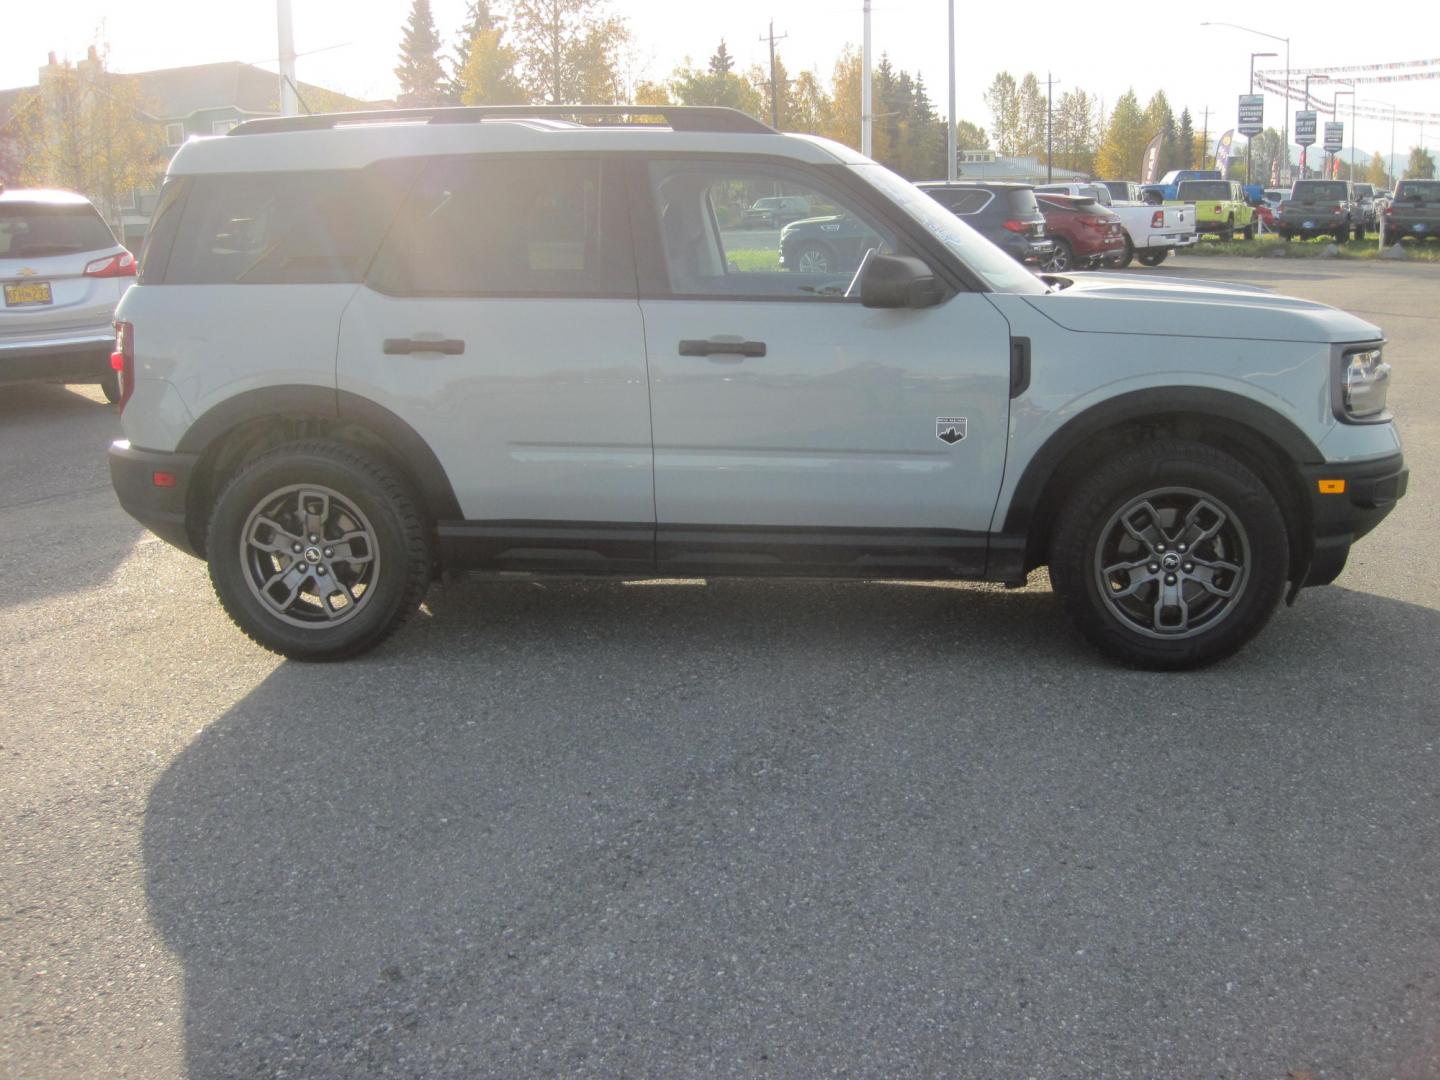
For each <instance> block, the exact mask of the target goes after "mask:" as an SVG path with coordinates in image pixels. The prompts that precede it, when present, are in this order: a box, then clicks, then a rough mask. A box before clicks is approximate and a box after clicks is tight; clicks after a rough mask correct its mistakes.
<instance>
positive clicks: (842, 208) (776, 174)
mask: <svg viewBox="0 0 1440 1080" xmlns="http://www.w3.org/2000/svg"><path fill="white" fill-rule="evenodd" d="M649 171H650V190H651V197H652V205H653V206H654V208H655V213H656V216H657V219H658V220H657V224H658V226H659V232H660V245H661V248H662V251H663V264H664V272H665V275H666V278H667V281H668V286H669V291H670V293H671V294H672V295H677V296H732V297H753V298H760V299H771V298H773V299H809V300H824V299H831V300H837V299H844V298H845V293H846V291H847V290H848V288H849V286H850V283H851V279H852V278H853V277H854V276H855V272H856V270H857V269H858V268H859V266H860V263H861V260H862V259H864V257H865V254H866V252H868V251H877V252H881V253H893V252H895V251H897V250H898V247H897V238H896V236H895V234H894V232H893V231H892V230H891V229H889V228H888V227H887V226H885V225H884V224H882V223H881V222H879V221H877V220H876V219H875V218H874V216H873V215H872V214H870V213H869V212H868V211H866V210H863V209H862V208H861V207H860V206H858V205H857V204H856V203H855V202H854V200H853V199H851V198H849V197H847V196H846V195H844V194H842V193H839V192H836V191H832V190H830V189H829V186H828V185H826V184H824V183H823V181H821V182H818V183H817V180H816V178H813V177H811V176H809V175H807V174H805V173H804V172H802V171H800V170H793V169H791V168H788V167H786V166H779V165H774V166H772V165H764V164H751V163H749V162H724V163H709V162H652V163H651V164H650V166H649ZM762 202H764V203H766V204H767V205H773V206H775V207H776V209H780V208H790V207H794V208H802V207H803V208H804V209H803V213H797V214H795V215H793V216H794V219H793V220H785V221H784V224H781V223H779V222H777V221H775V220H773V219H770V220H756V218H755V216H754V215H753V214H752V215H747V214H746V213H745V210H746V209H747V208H754V207H756V206H757V205H758V204H760V203H762ZM785 216H786V218H790V217H792V215H791V214H789V213H787V214H786V215H785Z"/></svg>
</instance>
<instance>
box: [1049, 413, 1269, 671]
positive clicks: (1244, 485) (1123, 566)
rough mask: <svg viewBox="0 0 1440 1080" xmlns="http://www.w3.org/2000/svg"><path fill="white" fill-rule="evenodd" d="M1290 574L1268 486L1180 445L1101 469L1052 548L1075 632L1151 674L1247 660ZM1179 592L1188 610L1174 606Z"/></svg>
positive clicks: (1142, 450)
mask: <svg viewBox="0 0 1440 1080" xmlns="http://www.w3.org/2000/svg"><path fill="white" fill-rule="evenodd" d="M1127 519H1128V520H1127ZM1187 521H1189V522H1191V524H1190V525H1188V526H1187V525H1186V524H1185V523H1186V522H1187ZM1187 535H1188V536H1189V540H1188V541H1185V542H1186V544H1187V547H1186V549H1185V550H1184V551H1182V550H1181V549H1180V547H1179V545H1180V543H1181V542H1182V540H1184V538H1185V537H1186V536H1187ZM1202 551H1203V552H1204V556H1203V557H1200V556H1198V555H1196V552H1202ZM1187 554H1188V555H1189V558H1188V559H1187V557H1186V556H1187ZM1191 560H1193V561H1191ZM1172 563H1173V566H1172V565H1171V564H1172ZM1289 563H1290V557H1289V544H1288V538H1287V534H1286V529H1285V521H1284V519H1283V518H1282V517H1281V514H1280V511H1279V509H1278V508H1277V506H1276V501H1275V498H1274V496H1273V495H1272V494H1271V492H1270V490H1269V489H1268V488H1267V487H1266V486H1265V484H1264V483H1263V482H1262V481H1261V480H1260V478H1259V477H1258V476H1256V475H1255V473H1254V472H1252V471H1251V470H1250V469H1249V468H1247V467H1246V466H1245V465H1243V464H1241V463H1240V462H1239V461H1237V460H1235V459H1234V458H1233V457H1231V456H1230V455H1228V454H1226V453H1223V452H1222V451H1220V450H1216V449H1215V448H1213V447H1210V446H1205V445H1203V444H1201V443H1193V442H1186V441H1182V440H1178V439H1176V440H1170V439H1162V440H1158V441H1155V442H1149V443H1144V444H1141V445H1138V446H1136V447H1134V448H1133V449H1130V450H1128V451H1126V452H1124V453H1122V454H1119V455H1117V456H1115V457H1113V458H1111V459H1109V460H1108V461H1106V462H1105V463H1104V464H1102V465H1100V466H1099V467H1098V468H1097V469H1096V470H1095V471H1094V472H1093V473H1092V474H1091V475H1090V477H1089V478H1088V479H1087V480H1086V481H1085V482H1084V483H1082V484H1081V485H1080V486H1079V487H1078V488H1077V489H1076V490H1075V492H1074V493H1073V495H1072V496H1071V497H1070V499H1069V501H1068V502H1067V503H1066V505H1065V507H1064V509H1063V510H1062V512H1061V515H1060V517H1059V519H1058V524H1057V526H1056V529H1055V532H1054V534H1053V538H1052V544H1051V549H1050V577H1051V581H1052V582H1053V583H1054V586H1055V591H1056V592H1057V593H1058V594H1059V596H1060V599H1061V602H1062V603H1063V605H1064V608H1065V612H1066V615H1067V616H1068V617H1069V619H1070V621H1071V623H1072V624H1073V625H1074V626H1075V628H1076V629H1077V630H1078V631H1079V632H1080V633H1081V635H1082V636H1084V637H1085V638H1086V639H1087V640H1088V641H1090V643H1091V644H1093V645H1094V646H1096V647H1097V648H1098V649H1099V650H1100V651H1101V652H1103V653H1105V654H1106V655H1107V656H1110V657H1111V658H1113V659H1115V660H1118V661H1120V662H1121V663H1122V664H1127V665H1130V666H1133V667H1140V668H1149V669H1152V670H1182V669H1187V668H1197V667H1203V666H1205V665H1206V664H1212V663H1214V662H1216V661H1217V660H1222V659H1224V658H1225V657H1227V656H1230V655H1231V654H1232V653H1234V652H1235V651H1236V650H1238V649H1239V648H1240V647H1241V646H1242V645H1244V644H1245V643H1246V642H1247V641H1249V640H1250V639H1251V638H1253V637H1254V636H1255V635H1256V634H1257V633H1259V632H1260V630H1261V628H1262V627H1263V626H1264V625H1265V623H1266V622H1267V621H1268V620H1269V618H1270V616H1271V614H1272V613H1273V612H1274V610H1275V607H1276V605H1277V604H1278V603H1279V601H1280V598H1281V596H1282V595H1283V594H1284V592H1285V584H1286V579H1287V577H1288V574H1289ZM1197 567H1198V568H1199V569H1198V570H1197ZM1152 568H1153V569H1152ZM1170 570H1173V574H1171V573H1167V571H1170ZM1192 575H1193V576H1192ZM1207 581H1208V584H1206V582H1207ZM1121 590H1124V591H1123V592H1122V591H1121ZM1167 590H1173V591H1169V592H1168V593H1167ZM1177 593H1178V597H1179V600H1180V601H1181V602H1180V603H1178V604H1165V603H1164V601H1165V600H1166V599H1169V598H1171V597H1174V596H1176V594H1177Z"/></svg>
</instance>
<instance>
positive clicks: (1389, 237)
mask: <svg viewBox="0 0 1440 1080" xmlns="http://www.w3.org/2000/svg"><path fill="white" fill-rule="evenodd" d="M1395 240H1396V236H1395V233H1394V232H1392V231H1391V230H1389V229H1386V230H1385V246H1386V247H1389V246H1390V245H1391V244H1393V243H1395Z"/></svg>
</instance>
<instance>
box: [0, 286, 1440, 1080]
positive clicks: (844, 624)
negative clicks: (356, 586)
mask: <svg viewBox="0 0 1440 1080" xmlns="http://www.w3.org/2000/svg"><path fill="white" fill-rule="evenodd" d="M1133 272H1134V273H1135V274H1136V276H1137V277H1142V278H1143V277H1145V276H1149V275H1154V274H1155V273H1157V271H1150V270H1144V269H1141V270H1137V271H1133ZM1159 273H1164V274H1177V275H1182V276H1207V277H1216V278H1225V279H1230V280H1236V281H1243V282H1246V283H1249V284H1260V285H1264V286H1266V287H1273V288H1276V289H1278V290H1280V291H1283V292H1288V293H1294V294H1298V295H1301V296H1307V297H1313V298H1316V299H1320V300H1323V301H1326V302H1329V303H1335V304H1338V305H1339V306H1343V307H1346V308H1349V309H1350V310H1352V311H1356V312H1357V313H1359V314H1361V315H1362V316H1364V317H1367V318H1369V319H1371V320H1372V321H1375V322H1378V323H1379V324H1381V325H1382V326H1383V327H1384V328H1385V330H1386V331H1387V333H1388V335H1389V339H1390V346H1389V359H1390V360H1391V362H1392V363H1393V364H1394V366H1395V380H1394V386H1393V389H1392V392H1391V397H1392V404H1393V406H1394V409H1395V412H1396V413H1397V415H1398V416H1399V419H1400V422H1401V425H1402V430H1403V434H1404V437H1405V439H1406V454H1407V457H1408V459H1409V462H1410V465H1411V467H1412V470H1413V471H1412V480H1411V486H1410V494H1409V497H1408V499H1407V500H1406V501H1405V502H1403V503H1402V505H1401V507H1400V508H1399V509H1398V510H1397V511H1396V512H1395V513H1394V514H1393V515H1391V517H1390V518H1389V519H1388V520H1387V521H1386V522H1385V523H1384V524H1383V525H1382V526H1381V528H1380V530H1379V531H1378V532H1377V533H1375V534H1374V535H1372V536H1371V537H1370V538H1369V539H1368V540H1366V541H1365V542H1364V543H1363V544H1362V545H1361V546H1359V547H1358V548H1357V549H1356V551H1355V553H1354V555H1353V556H1352V560H1351V563H1350V565H1349V567H1348V568H1347V569H1346V571H1345V573H1344V574H1343V576H1342V577H1341V578H1340V580H1339V582H1338V583H1337V584H1336V585H1335V586H1332V587H1330V588H1327V589H1320V590H1312V591H1308V592H1306V593H1305V594H1303V595H1302V597H1301V599H1300V602H1299V603H1298V604H1297V605H1296V606H1295V607H1294V608H1292V609H1288V610H1282V611H1281V612H1279V613H1278V614H1277V616H1276V618H1275V620H1274V622H1273V623H1272V624H1271V626H1270V628H1269V630H1268V631H1267V632H1266V633H1265V634H1264V635H1262V636H1261V638H1260V639H1259V640H1258V641H1256V642H1255V643H1254V644H1253V645H1252V646H1250V647H1249V649H1248V650H1247V651H1245V652H1244V653H1243V654H1242V655H1240V656H1239V657H1237V658H1235V659H1233V660H1232V661H1230V662H1227V663H1225V664H1223V665H1221V666H1218V667H1216V668H1213V669H1211V670H1208V671H1204V672H1200V673H1195V674H1186V675H1179V676H1160V675H1153V674H1144V673H1137V672H1130V671H1124V670H1120V669H1117V668H1114V667H1111V666H1109V665H1107V664H1106V663H1104V662H1103V661H1101V660H1100V659H1098V658H1097V656H1096V655H1094V654H1093V653H1091V652H1090V651H1089V650H1088V649H1087V648H1086V647H1085V646H1084V645H1083V644H1082V643H1081V642H1080V641H1079V639H1078V638H1077V637H1075V636H1074V635H1073V634H1072V633H1071V632H1070V631H1069V630H1068V628H1067V627H1066V626H1065V625H1064V623H1063V620H1062V617H1061V614H1060V610H1059V606H1058V604H1057V603H1056V601H1055V600H1054V598H1053V597H1052V596H1051V594H1050V592H1049V590H1048V587H1047V585H1046V583H1045V582H1044V581H1043V580H1041V579H1039V578H1037V579H1036V580H1034V581H1032V584H1031V586H1030V587H1029V588H1028V589H1026V590H1024V591H1022V592H1014V593H1006V592H1003V591H999V590H996V589H992V588H988V587H979V586H955V585H948V586H931V585H913V584H912V585H884V584H789V583H765V582H718V583H714V584H708V585H707V584H704V583H658V584H655V583H647V584H620V583H600V584H585V583H578V584H577V583H560V584H528V583H505V584H490V583H479V582H469V583H461V584H459V585H458V586H455V587H451V588H447V589H444V590H439V589H437V590H434V591H432V594H431V597H430V600H429V601H428V603H427V606H426V609H425V611H424V612H423V613H422V616H421V617H419V618H417V619H416V620H415V621H414V622H413V623H412V624H411V626H409V627H408V628H407V629H406V630H405V631H404V632H403V633H402V634H401V635H400V636H398V637H397V638H396V639H395V640H394V641H393V642H392V643H391V644H390V645H388V646H387V647H385V648H383V649H381V650H380V651H378V652H376V653H373V654H371V655H370V656H368V657H366V658H364V659H362V660H359V661H355V662H352V663H348V664H343V665H331V666H304V665H298V664H293V663H286V662H281V661H279V660H277V659H276V658H274V657H272V656H270V655H268V654H265V653H262V652H260V651H258V650H257V649H256V648H254V647H252V646H251V645H250V644H249V643H248V642H247V641H246V640H245V639H244V638H243V637H242V636H241V634H240V633H239V632H238V631H237V630H236V629H234V628H233V627H232V625H231V624H230V622H229V621H228V620H227V619H226V617H225V616H224V614H223V613H222V612H221V611H220V610H219V609H218V607H217V606H216V604H215V602H214V601H213V598H212V596H211V593H210V589H209V585H208V580H207V578H206V575H205V572H204V567H203V566H202V565H201V564H200V563H198V562H196V561H194V560H192V559H190V558H188V557H186V556H184V555H182V554H180V553H178V552H176V551H174V550H173V549H170V548H168V547H167V546H165V545H164V544H162V543H161V542H160V541H158V540H155V539H153V538H151V537H149V536H148V535H147V534H145V533H143V532H142V531H141V530H140V528H139V527H138V526H137V525H135V524H134V523H133V522H131V521H130V519H129V518H127V517H126V516H125V515H124V514H123V513H122V512H121V511H120V509H119V507H118V505H117V504H116V502H115V499H114V496H113V494H112V493H111V491H110V488H109V483H108V476H107V473H106V469H105V462H104V456H103V450H104V447H105V445H106V444H107V443H108V441H109V440H110V439H111V438H112V437H114V436H115V435H116V433H117V432H118V421H117V418H116V416H115V414H114V411H113V410H112V409H110V408H108V407H106V406H105V405H104V404H103V399H102V398H101V397H100V395H99V393H98V391H97V390H95V389H94V388H90V387H70V388H65V387H53V386H36V385H30V386H6V387H3V388H0V548H3V550H4V551H6V552H7V553H8V557H7V559H6V562H5V566H4V570H3V571H0V651H3V657H4V660H3V664H0V753H3V758H0V760H3V761H4V764H5V769H4V779H3V783H0V805H3V813H0V821H3V823H4V827H3V829H0V860H3V862H0V919H3V921H0V965H3V966H0V1075H3V1076H6V1077H17V1078H18V1077H26V1078H40V1077H101V1076H107V1077H109V1076H114V1077H137V1078H141V1077H143V1078H146V1080H164V1078H171V1077H181V1076H189V1077H194V1078H209V1077H232V1076H235V1077H238V1076H246V1077H261V1076H263V1077H280V1076H284V1077H307V1078H308V1077H322V1078H330V1077H334V1078H342V1077H343V1078H354V1077H417V1078H422V1077H423V1078H434V1077H477V1076H492V1075H493V1076H506V1077H528V1076H548V1075H584V1076H604V1077H611V1076H617V1077H618V1076H654V1077H677V1076H690V1075H706V1076H711V1075H713V1076H774V1077H813V1076H829V1075H843V1076H855V1077H899V1076H933V1077H940V1076H946V1077H950V1076H954V1077H977V1078H989V1077H994V1078H1009V1077H1022V1078H1023V1077H1036V1078H1050V1077H1055V1078H1060V1077H1105V1078H1113V1077H1146V1078H1155V1077H1172V1076H1173V1077H1185V1078H1187V1080H1188V1078H1196V1077H1229V1078H1271V1077H1273V1078H1276V1080H1287V1078H1288V1077H1293V1076H1301V1077H1313V1078H1314V1080H1324V1078H1356V1080H1360V1078H1367V1080H1368V1078H1399V1080H1433V1078H1435V1077H1436V1076H1440V780H1437V777H1440V708H1437V705H1436V702H1437V701H1440V574H1437V570H1436V567H1437V562H1436V559H1437V556H1436V547H1437V544H1436V538H1437V537H1440V514H1437V509H1436V500H1437V495H1440V481H1437V479H1436V478H1437V477H1440V359H1437V356H1436V344H1435V343H1436V340H1437V336H1440V266H1436V265H1389V264H1386V265H1379V264H1376V265H1368V264H1362V265H1345V264H1340V263H1328V262H1306V263H1303V264H1284V263H1279V264H1277V263H1276V262H1269V261H1267V262H1263V263H1262V262H1255V261H1242V260H1223V259H1208V258H1206V259H1202V258H1198V257H1190V258H1184V257H1182V258H1178V259H1176V260H1173V261H1171V262H1168V263H1166V264H1165V266H1164V267H1162V268H1161V270H1160V271H1159Z"/></svg>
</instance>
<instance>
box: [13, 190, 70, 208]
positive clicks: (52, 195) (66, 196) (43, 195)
mask: <svg viewBox="0 0 1440 1080" xmlns="http://www.w3.org/2000/svg"><path fill="white" fill-rule="evenodd" d="M11 202H15V203H50V204H52V205H54V206H82V205H83V206H89V205H90V200H89V199H87V198H86V197H85V196H84V195H77V194H76V193H75V192H73V191H61V190H60V189H59V188H6V189H5V190H4V191H0V203H11Z"/></svg>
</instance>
